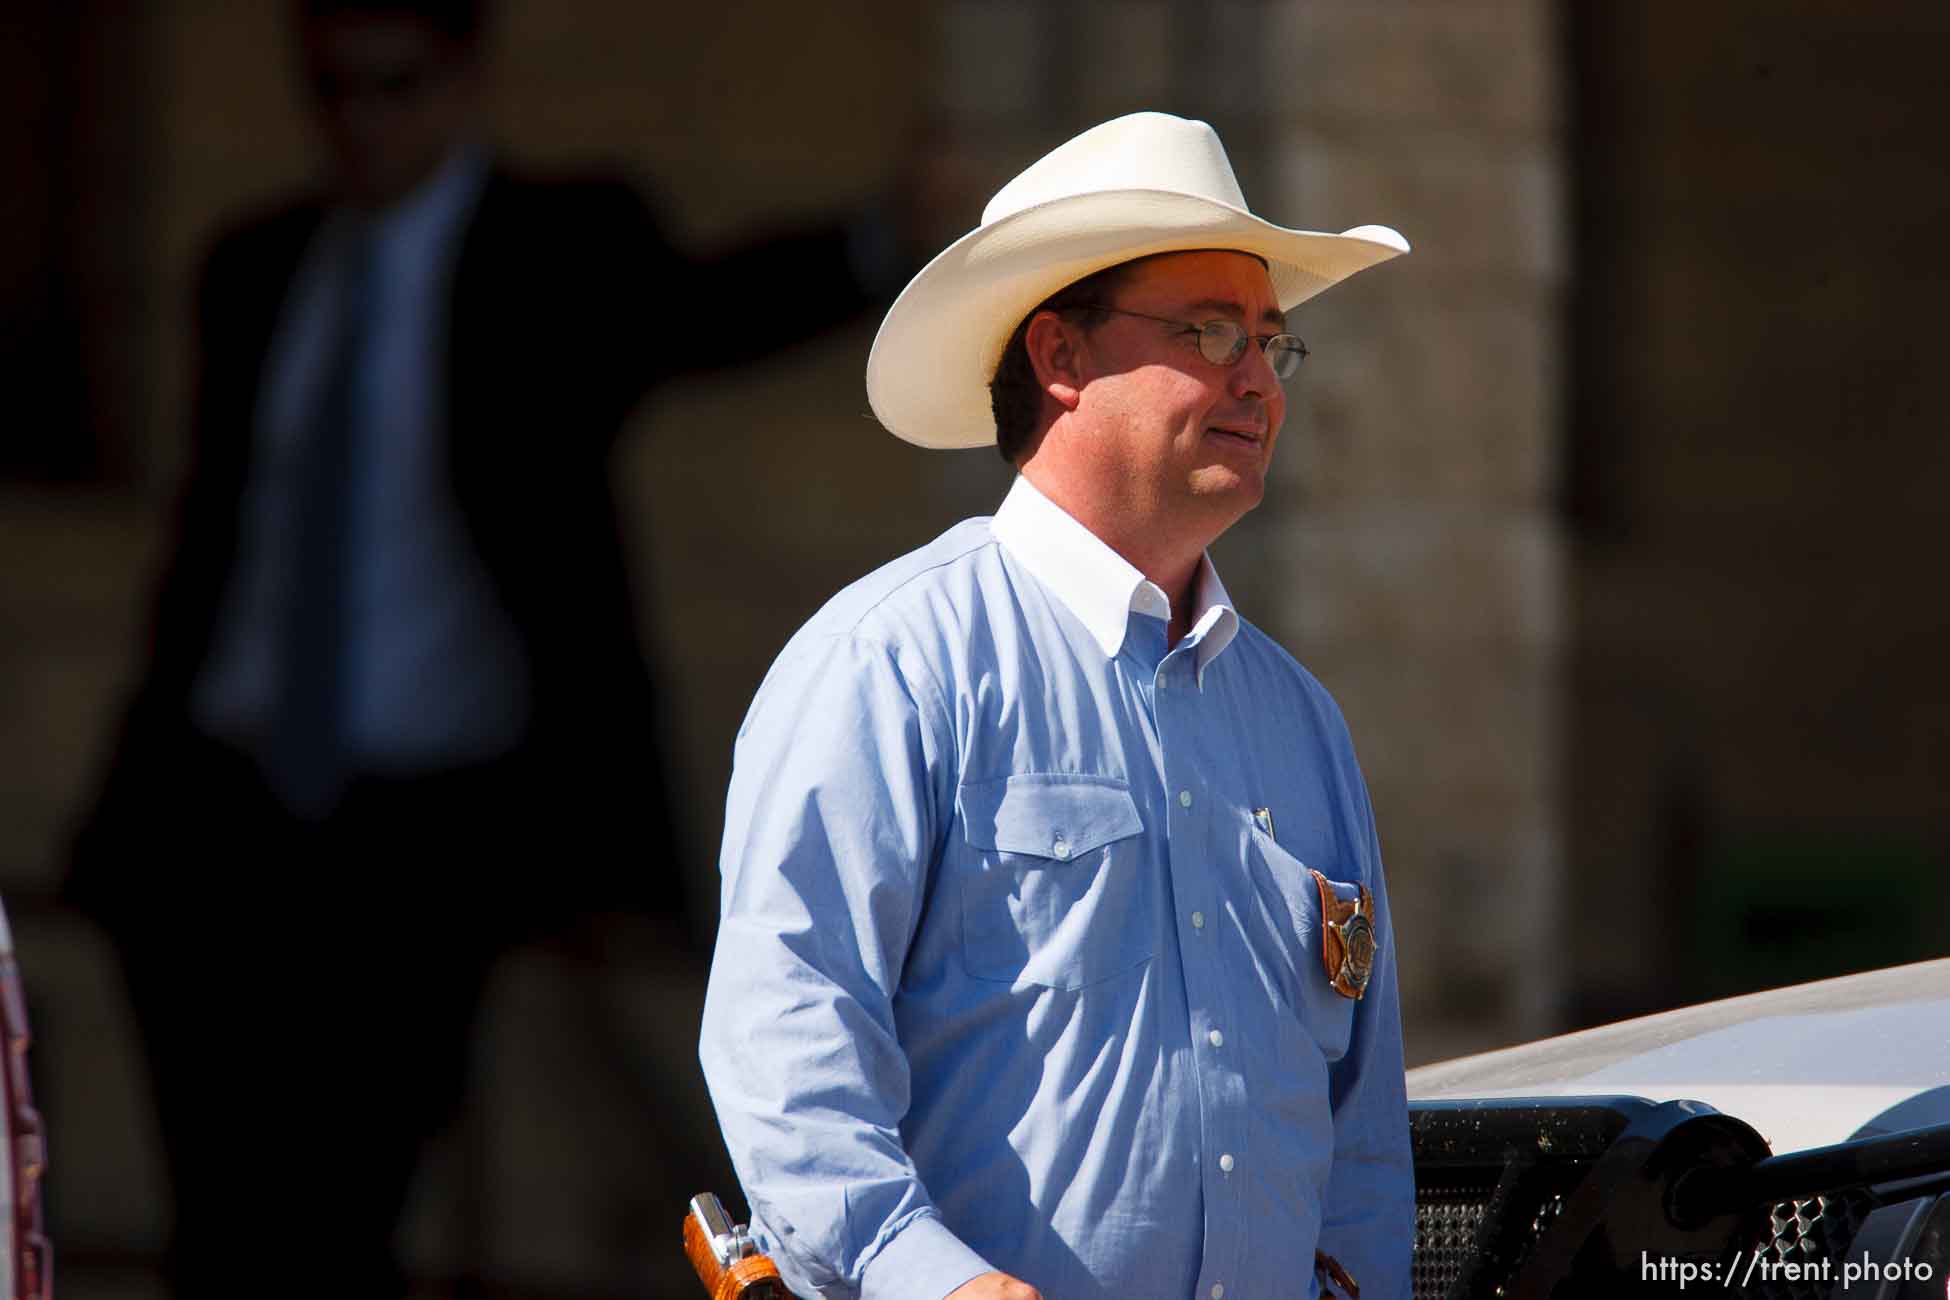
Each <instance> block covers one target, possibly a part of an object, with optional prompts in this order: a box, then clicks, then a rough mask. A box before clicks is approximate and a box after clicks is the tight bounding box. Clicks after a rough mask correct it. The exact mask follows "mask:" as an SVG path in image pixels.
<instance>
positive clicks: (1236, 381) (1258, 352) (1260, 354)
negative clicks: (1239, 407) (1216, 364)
mask: <svg viewBox="0 0 1950 1300" xmlns="http://www.w3.org/2000/svg"><path fill="white" fill-rule="evenodd" d="M1229 387H1230V388H1231V390H1232V395H1233V396H1234V397H1238V398H1247V397H1257V398H1259V399H1261V400H1262V401H1264V400H1265V399H1266V398H1269V397H1271V396H1272V395H1273V394H1275V393H1277V392H1279V391H1280V377H1279V376H1278V375H1276V374H1274V373H1273V363H1272V362H1271V361H1270V360H1268V359H1267V356H1266V349H1265V348H1263V347H1261V346H1260V344H1259V340H1258V339H1247V340H1246V353H1245V355H1244V356H1242V357H1240V358H1239V360H1238V361H1236V362H1234V363H1233V366H1232V375H1231V379H1230V384H1229Z"/></svg>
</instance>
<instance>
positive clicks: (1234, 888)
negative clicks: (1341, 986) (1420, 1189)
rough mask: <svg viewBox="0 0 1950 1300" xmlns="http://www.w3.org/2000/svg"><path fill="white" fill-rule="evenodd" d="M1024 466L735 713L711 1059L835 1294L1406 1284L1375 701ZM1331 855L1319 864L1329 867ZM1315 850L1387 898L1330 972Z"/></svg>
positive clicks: (759, 1206)
mask: <svg viewBox="0 0 1950 1300" xmlns="http://www.w3.org/2000/svg"><path fill="white" fill-rule="evenodd" d="M1197 589H1198V593H1199V594H1198V598H1197V599H1198V608H1197V609H1196V610H1195V611H1194V616H1193V621H1192V631H1191V632H1190V633H1189V634H1188V635H1187V636H1185V637H1184V638H1183V639H1181V640H1180V641H1179V642H1178V644H1177V645H1175V646H1172V647H1170V648H1169V649H1167V645H1166V641H1167V637H1166V626H1167V624H1166V616H1167V615H1168V613H1169V606H1168V604H1167V603H1166V600H1165V597H1164V594H1163V593H1162V592H1161V591H1159V590H1158V588H1157V587H1155V586H1154V585H1152V584H1151V583H1149V582H1147V581H1146V580H1145V579H1144V577H1143V575H1142V574H1140V573H1139V572H1138V571H1137V570H1136V569H1134V568H1132V567H1131V566H1130V565H1129V564H1127V563H1125V562H1124V561H1123V560H1122V559H1121V558H1120V557H1119V556H1117V555H1116V554H1115V553H1114V552H1113V551H1111V550H1110V549H1109V548H1108V547H1107V546H1105V545H1104V544H1103V543H1102V542H1101V541H1099V540H1098V539H1097V538H1096V537H1094V536H1093V535H1092V534H1090V533H1089V532H1088V531H1087V530H1086V529H1085V528H1084V527H1083V526H1082V525H1081V524H1078V523H1077V522H1076V521H1075V520H1073V519H1072V518H1070V517H1069V516H1068V515H1067V514H1065V513H1064V512H1063V511H1062V510H1060V509H1058V508H1057V507H1056V506H1055V505H1053V504H1052V503H1051V502H1050V501H1049V500H1048V499H1047V498H1045V497H1043V496H1042V494H1041V493H1039V492H1037V491H1036V489H1035V488H1033V487H1032V486H1030V484H1029V483H1028V482H1027V481H1026V480H1023V479H1018V480H1017V481H1016V485H1015V487H1014V488H1013V489H1012V490H1011V492H1010V494H1009V496H1008V498H1007V500H1005V501H1004V503H1003V505H1002V507H1001V509H1000V510H999V511H998V512H997V513H996V515H995V518H994V519H993V520H987V519H974V520H969V521H967V522H965V523H962V524H960V525H958V526H957V527H955V528H953V529H950V530H949V531H948V532H947V533H946V534H944V535H943V536H942V537H940V538H939V539H937V540H936V541H935V542H934V543H933V544H931V545H929V546H927V547H924V548H922V549H921V550H918V551H915V552H913V553H912V554H909V555H907V556H904V557H903V558H901V559H899V560H897V561H895V562H894V563H892V564H890V565H888V566H886V567H885V568H883V569H880V570H879V571H878V572H876V573H873V574H871V575H870V576H868V577H866V578H864V579H862V580H861V581H859V582H857V583H855V584H853V585H852V586H850V587H848V588H847V589H846V590H845V591H843V592H841V593H840V594H839V595H838V596H836V597H835V598H834V599H833V600H832V601H831V602H830V603H828V604H827V606H826V607H825V608H824V609H822V610H821V611H820V612H819V613H818V614H817V615H815V616H814V617H813V619H812V620H811V621H810V622H809V623H807V625H806V626H805V627H804V628H802V629H801V630H800V631H799V633H798V634H797V635H796V636H794V637H793V639H792V641H791V642H790V643H789V644H788V645H787V646H786V648H785V650H784V652H783V653H782V654H781V655H780V656H779V659H778V661H777V663H775V664H774V665H773V667H772V670H771V672H770V673H769V674H768V675H767V677H766V679H765V682H764V685H763V686H761V687H760V689H759V692H758V695H757V698H756V699H755V700H754V701H753V702H752V707H751V712H750V713H749V715H748V716H747V717H746V720H745V724H744V727H743V728H742V729H741V730H740V732H739V735H738V743H737V750H736V765H735V771H734V774H733V777H732V782H731V792H730V798H729V804H728V807H727V809H726V825H725V839H724V852H723V859H722V869H723V873H724V893H723V924H722V927H721V929H720V931H719V937H718V948H717V954H716V958H715V961H714V964H713V967H712V974H711V986H710V993H709V996H708V999H707V1002H706V1007H705V1016H704V1026H705V1028H704V1036H703V1042H702V1057H703V1062H704V1067H705V1074H706V1077H707V1078H708V1080H709V1082H710V1085H711V1094H712V1098H713V1100H714V1102H715V1103H716V1105H717V1109H718V1114H719V1116H720V1118H721V1120H722V1122H723V1126H724V1132H725V1139H726V1142H727V1144H728V1145H729V1147H730V1150H731V1154H732V1158H733V1160H734V1162H735V1163H736V1165H737V1168H738V1174H739V1178H740V1181H741V1182H742V1183H743V1185H744V1188H745V1191H746V1194H747V1195H748V1197H749V1198H750V1200H751V1204H752V1209H753V1219H754V1222H753V1228H754V1232H755V1234H756V1235H757V1236H758V1237H759V1239H760V1241H761V1242H762V1243H763V1244H764V1245H765V1246H766V1247H767V1248H768V1249H769V1250H771V1251H772V1252H773V1254H774V1257H775V1258H776V1259H777V1260H778V1262H779V1265H780V1269H781V1271H782V1272H783V1273H784V1275H785V1278H786V1280H787V1283H788V1284H789V1285H790V1286H792V1287H793V1288H794V1290H795V1291H796V1292H797V1293H798V1294H801V1295H807V1296H810V1295H813V1294H815V1293H816V1294H818V1295H821V1296H826V1297H842V1296H845V1297H852V1296H856V1295H857V1296H864V1297H869V1298H875V1300H877V1298H878V1297H889V1298H894V1297H898V1298H899V1300H935V1298H936V1297H940V1296H943V1295H946V1294H947V1293H948V1292H950V1291H952V1290H953V1289H954V1288H955V1287H957V1286H959V1285H960V1284H961V1283H963V1282H966V1281H967V1280H969V1279H970V1278H972V1277H974V1276H976V1275H977V1274H980V1273H982V1272H985V1271H987V1270H989V1269H991V1268H995V1269H1001V1270H1003V1271H1005V1272H1007V1273H1010V1274H1013V1275H1015V1276H1017V1277H1020V1278H1022V1279H1023V1280H1024V1281H1026V1282H1028V1283H1030V1284H1031V1285H1033V1286H1035V1287H1037V1288H1038V1289H1040V1290H1041V1291H1042V1293H1043V1295H1044V1296H1046V1297H1048V1298H1049V1300H1098V1298H1100V1297H1101V1298H1103V1300H1110V1298H1112V1297H1115V1300H1137V1298H1143V1297H1158V1298H1160V1300H1163V1298H1167V1297H1168V1298H1170V1300H1184V1298H1185V1297H1197V1298H1198V1300H1205V1298H1206V1297H1212V1298H1214V1300H1223V1298H1227V1297H1229V1298H1230V1300H1293V1298H1294V1297H1302V1296H1311V1295H1313V1294H1315V1291H1316V1281H1315V1278H1314V1250H1315V1248H1316V1246H1318V1247H1319V1248H1320V1249H1322V1250H1325V1251H1327V1252H1328V1253H1329V1254H1331V1255H1334V1256H1335V1257H1336V1258H1338V1259H1339V1260H1340V1262H1341V1263H1342V1264H1343V1265H1344V1266H1345V1267H1346V1268H1347V1269H1348V1271H1349V1272H1351V1273H1352V1274H1353V1275H1354V1277H1355V1279H1356V1280H1357V1281H1358V1282H1359V1283H1360V1284H1361V1290H1362V1295H1363V1297H1364V1300H1391V1298H1394V1297H1406V1296H1407V1295H1408V1294H1409V1258H1410V1247H1411V1241H1412V1237H1413V1220H1414V1208H1413V1206H1414V1186H1413V1174H1412V1168H1411V1164H1410V1156H1409V1145H1408V1120H1407V1109H1406V1101H1405V1098H1404V1092H1403V1083H1402V1047H1401V1020H1400V1011H1399V1009H1398V1002H1397V996H1396V980H1395V966H1394V935H1393V931H1392V928H1391V926H1390V923H1389V911H1388V901H1387V891H1386V889H1385V888H1384V887H1383V884H1382V875H1381V858H1380V852H1379V848H1378V845H1377V842H1376V839H1375V833H1374V821H1373V815H1372V812H1371V810H1370V807H1369V804H1368V796H1367V792H1366V789H1365V787H1364V786H1363V784H1362V781H1361V774H1360V771H1359V769H1358V768H1357V767H1356V764H1355V760H1354V751H1353V748H1352V746H1351V744H1350V742H1349V740H1348V733H1347V727H1346V724H1345V723H1344V722H1343V721H1342V719H1341V715H1340V712H1339V710H1338V709H1337V708H1336V707H1335V705H1334V702H1333V700H1332V699H1331V698H1329V696H1328V694H1327V692H1326V691H1325V690H1324V689H1323V688H1322V687H1321V686H1320V684H1319V683H1318V682H1316V681H1315V680H1314V679H1313V677H1311V676H1310V675H1309V674H1308V673H1307V672H1306V670H1305V669H1303V668H1301V667H1300V666H1299V664H1297V663H1295V662H1294V660H1293V659H1292V658H1291V657H1290V656H1288V655H1287V654H1286V652H1285V651H1283V650H1281V649H1280V648H1279V647H1278V646H1277V645H1275V644H1274V643H1273V642H1272V641H1271V640H1269V639H1268V638H1267V637H1266V636H1265V635H1264V634H1263V633H1261V632H1260V631H1259V630H1258V629H1257V628H1255V627H1253V626H1252V625H1251V624H1250V623H1247V622H1246V621H1244V620H1243V619H1240V618H1239V617H1238V616H1237V614H1236V613H1235V612H1234V611H1233V609H1232V608H1231V605H1230V602H1229V600H1228V599H1227V597H1226V594H1225V589H1224V587H1223V586H1221V585H1220V583H1219V580H1218V575H1217V574H1216V573H1215V572H1214V571H1213V569H1212V567H1211V564H1210V562H1209V561H1207V562H1206V563H1205V564H1204V565H1203V566H1202V569H1201V573H1200V577H1199V582H1198V588H1197ZM1310 869H1311V870H1310ZM1313 870H1317V871H1319V872H1320V873H1321V874H1322V875H1323V876H1325V877H1326V878H1327V879H1328V880H1329V881H1330V882H1331V888H1332V889H1333V890H1334V892H1335V893H1336V895H1337V896H1339V897H1342V898H1352V897H1354V896H1355V894H1356V893H1357V889H1358V886H1359V885H1362V884H1365V885H1367V886H1368V887H1369V889H1370V890H1372V892H1373V896H1374V901H1375V908H1376V917H1375V926H1376V932H1377V934H1378V936H1379V940H1380V945H1381V949H1380V956H1379V958H1378V960H1377V961H1376V964H1375V968H1374V975H1373V979H1372V982H1371V983H1370V984H1369V985H1368V989H1367V993H1366V996H1364V997H1363V998H1361V999H1360V1000H1359V1001H1352V1000H1349V999H1347V998H1343V997H1341V996H1340V995H1338V994H1336V993H1335V992H1334V991H1333V989H1332V988H1331V987H1330V986H1329V983H1328V977H1327V972H1326V971H1325V969H1324V967H1323V963H1322V959H1321V902H1320V898H1319V893H1318V885H1317V883H1316V881H1315V879H1314V876H1313V875H1312V871H1313Z"/></svg>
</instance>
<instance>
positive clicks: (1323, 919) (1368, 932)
mask: <svg viewBox="0 0 1950 1300" xmlns="http://www.w3.org/2000/svg"><path fill="white" fill-rule="evenodd" d="M1310 870H1311V868H1310ZM1313 878H1314V885H1315V886H1316V887H1317V888H1318V889H1319V890H1320V961H1321V964H1322V965H1323V966H1325V967H1326V968H1327V983H1328V984H1329V985H1331V986H1332V987H1333V990H1334V992H1336V993H1338V994H1340V995H1341V996H1342V997H1344V998H1358V997H1360V996H1361V995H1362V994H1363V993H1366V992H1367V991H1368V977H1369V976H1370V975H1373V974H1374V956H1375V949H1376V943H1375V934H1374V895H1372V894H1370V893H1369V892H1368V887H1367V886H1366V885H1362V886H1361V896H1360V898H1358V899H1357V900H1355V901H1354V902H1352V903H1345V902H1342V901H1341V899H1340V897H1339V896H1338V895H1336V894H1335V893H1334V887H1333V886H1332V885H1330V884H1328V883H1327V877H1325V876H1323V875H1321V874H1320V873H1319V872H1318V871H1315V872H1313Z"/></svg>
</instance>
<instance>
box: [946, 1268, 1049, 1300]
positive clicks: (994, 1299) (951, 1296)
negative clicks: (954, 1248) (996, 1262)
mask: <svg viewBox="0 0 1950 1300" xmlns="http://www.w3.org/2000/svg"><path fill="white" fill-rule="evenodd" d="M947 1300H1043V1293H1042V1292H1041V1291H1038V1290H1037V1289H1036V1288H1035V1287H1033V1286H1031V1285H1029V1283H1027V1282H1020V1281H1017V1280H1016V1279H1015V1278H1012V1277H1010V1276H1009V1275H1008V1274H1007V1273H984V1274H982V1275H981V1276H980V1277H977V1278H970V1279H969V1280H968V1281H966V1282H964V1283H962V1284H961V1285H960V1286H958V1287H956V1288H955V1289H954V1290H952V1291H950V1292H949V1293H948V1297H947Z"/></svg>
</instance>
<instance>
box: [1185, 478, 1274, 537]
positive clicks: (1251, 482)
mask: <svg viewBox="0 0 1950 1300" xmlns="http://www.w3.org/2000/svg"><path fill="white" fill-rule="evenodd" d="M1190 487H1191V492H1192V497H1193V498H1194V499H1195V500H1197V501H1198V502H1200V503H1201V504H1202V505H1204V506H1206V507H1207V508H1209V509H1211V510H1213V511H1215V512H1218V511H1221V510H1223V511H1224V512H1225V513H1226V514H1228V515H1229V518H1228V519H1227V520H1226V523H1225V526H1226V527H1228V528H1229V527H1231V526H1232V523H1233V522H1234V521H1235V520H1237V519H1238V518H1239V517H1240V516H1241V515H1243V514H1245V513H1246V512H1247V511H1248V510H1251V509H1252V508H1253V507H1255V506H1257V505H1258V504H1259V503H1260V501H1261V500H1262V499H1263V498H1264V497H1265V496H1266V475H1265V474H1264V473H1263V472H1260V471H1255V470H1249V469H1245V468H1243V467H1241V466H1238V465H1230V464H1222V465H1203V466H1200V467H1199V468H1198V469H1197V470H1195V471H1193V473H1192V477H1191V483H1190Z"/></svg>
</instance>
